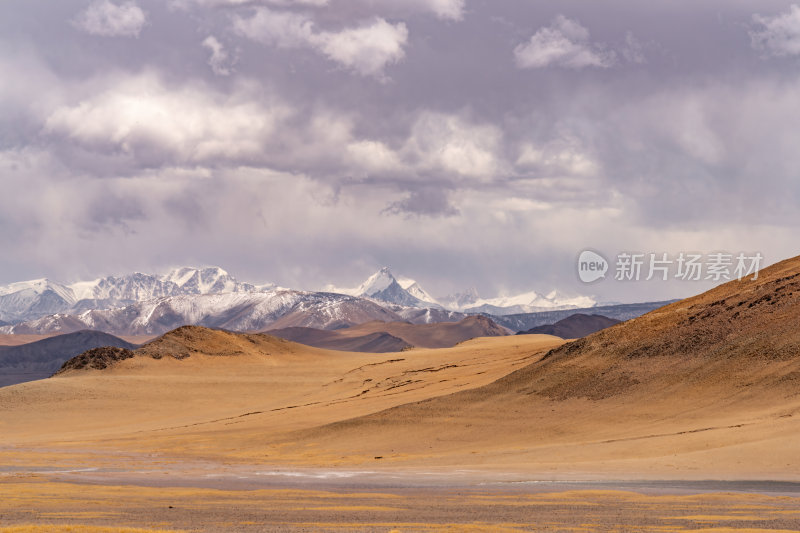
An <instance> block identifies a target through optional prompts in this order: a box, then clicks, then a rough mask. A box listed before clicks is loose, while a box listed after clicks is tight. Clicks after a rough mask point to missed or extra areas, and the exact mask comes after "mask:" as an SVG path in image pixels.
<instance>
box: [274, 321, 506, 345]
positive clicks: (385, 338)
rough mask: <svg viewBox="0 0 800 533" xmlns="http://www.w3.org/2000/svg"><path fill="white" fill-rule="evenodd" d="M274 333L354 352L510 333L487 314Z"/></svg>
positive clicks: (299, 340) (376, 322)
mask: <svg viewBox="0 0 800 533" xmlns="http://www.w3.org/2000/svg"><path fill="white" fill-rule="evenodd" d="M267 333H269V334H270V335H275V336H277V337H281V338H284V339H288V340H291V341H294V342H299V343H301V344H307V345H309V346H316V347H318V348H328V349H331V350H346V351H354V352H370V351H380V352H390V351H395V352H399V351H401V350H403V349H406V348H411V347H419V348H449V347H451V346H455V345H456V344H458V343H460V342H463V341H466V340H469V339H473V338H475V337H497V336H503V335H508V331H506V330H505V329H504V328H502V327H500V326H498V325H497V324H495V323H494V322H493V321H492V320H490V319H489V318H486V317H484V316H471V317H467V318H464V319H462V320H461V321H459V322H439V323H433V324H411V323H408V322H381V321H371V322H366V323H364V324H359V325H356V326H351V327H349V328H343V329H338V330H335V331H322V330H318V329H314V328H283V329H270V330H268V331H267Z"/></svg>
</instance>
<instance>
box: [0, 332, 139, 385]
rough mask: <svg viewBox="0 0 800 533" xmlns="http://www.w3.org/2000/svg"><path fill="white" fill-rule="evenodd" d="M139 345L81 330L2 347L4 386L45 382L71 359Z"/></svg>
mask: <svg viewBox="0 0 800 533" xmlns="http://www.w3.org/2000/svg"><path fill="white" fill-rule="evenodd" d="M100 346H115V347H119V348H128V349H131V348H135V347H136V345H135V344H132V343H130V342H127V341H125V340H122V339H120V338H118V337H114V336H113V335H108V334H107V333H103V332H100V331H89V330H84V331H77V332H75V333H67V334H64V335H57V336H54V337H49V338H46V339H42V340H38V341H35V342H31V343H27V344H22V345H19V346H0V387H3V386H7V385H14V384H16V383H23V382H25V381H32V380H35V379H44V378H46V377H48V376H50V375H52V374H53V372H55V371H56V370H58V369H59V368H60V367H61V365H62V364H63V363H64V362H65V361H67V360H68V359H70V358H72V357H75V356H76V355H78V354H80V353H82V352H85V351H86V350H90V349H92V348H98V347H100Z"/></svg>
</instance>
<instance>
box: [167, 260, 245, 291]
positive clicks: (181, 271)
mask: <svg viewBox="0 0 800 533" xmlns="http://www.w3.org/2000/svg"><path fill="white" fill-rule="evenodd" d="M162 280H163V281H165V282H169V283H174V284H175V285H176V286H177V287H178V288H180V290H181V292H182V293H183V294H217V293H224V292H250V291H252V290H253V289H254V287H253V286H252V285H249V284H244V283H239V282H238V281H236V279H235V278H234V277H233V276H231V275H230V274H228V273H227V272H226V271H225V270H223V269H221V268H220V267H215V266H212V267H205V268H193V267H181V268H176V269H174V270H172V271H171V272H170V273H169V274H167V275H166V276H164V277H163V278H162Z"/></svg>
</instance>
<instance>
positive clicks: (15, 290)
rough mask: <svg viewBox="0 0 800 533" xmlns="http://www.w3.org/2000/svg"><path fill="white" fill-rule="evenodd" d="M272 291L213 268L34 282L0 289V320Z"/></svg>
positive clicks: (13, 320) (271, 288)
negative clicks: (175, 298)
mask: <svg viewBox="0 0 800 533" xmlns="http://www.w3.org/2000/svg"><path fill="white" fill-rule="evenodd" d="M274 288H275V286H274V285H271V284H265V285H259V286H255V285H250V284H249V283H239V282H238V281H236V279H235V278H234V277H233V276H231V275H230V274H228V273H227V272H226V271H225V270H223V269H221V268H219V267H204V268H194V267H181V268H176V269H174V270H172V271H171V272H169V273H168V274H166V275H163V276H162V275H154V274H142V273H140V272H135V273H133V274H128V275H124V276H107V277H104V278H98V279H95V280H92V281H79V282H77V283H73V284H71V285H63V284H60V283H56V282H53V281H51V280H48V279H37V280H31V281H22V282H17V283H11V284H9V285H6V286H2V287H0V321H2V322H10V323H15V322H19V321H24V320H33V319H36V318H39V317H42V316H45V315H51V314H58V313H73V314H74V313H80V312H83V311H88V310H93V309H111V308H118V307H124V306H127V305H130V304H131V303H134V302H146V301H152V300H157V299H160V298H169V297H173V296H182V295H207V294H226V293H251V292H267V291H270V290H273V289H274Z"/></svg>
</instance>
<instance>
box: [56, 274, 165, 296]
mask: <svg viewBox="0 0 800 533" xmlns="http://www.w3.org/2000/svg"><path fill="white" fill-rule="evenodd" d="M70 288H71V289H72V292H73V294H74V295H75V299H76V300H77V301H84V300H100V301H116V302H119V301H126V302H128V301H131V302H135V301H142V300H149V299H152V298H163V297H165V296H171V295H173V294H175V293H176V292H177V291H178V286H177V285H175V284H174V283H172V282H165V281H162V280H161V279H159V277H158V276H154V275H151V274H142V273H140V272H136V273H134V274H130V275H127V276H122V277H116V276H108V277H105V278H100V279H96V280H94V281H79V282H78V283H73V284H72V285H70Z"/></svg>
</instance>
